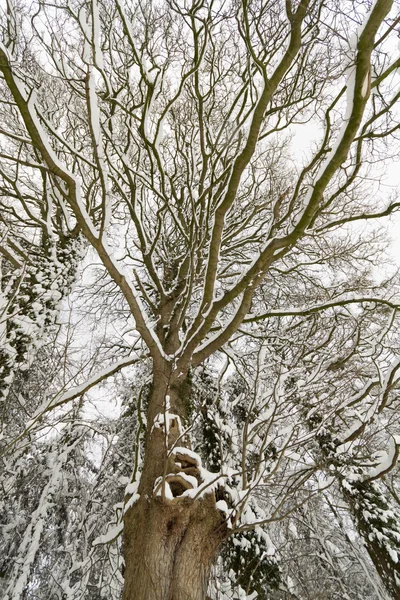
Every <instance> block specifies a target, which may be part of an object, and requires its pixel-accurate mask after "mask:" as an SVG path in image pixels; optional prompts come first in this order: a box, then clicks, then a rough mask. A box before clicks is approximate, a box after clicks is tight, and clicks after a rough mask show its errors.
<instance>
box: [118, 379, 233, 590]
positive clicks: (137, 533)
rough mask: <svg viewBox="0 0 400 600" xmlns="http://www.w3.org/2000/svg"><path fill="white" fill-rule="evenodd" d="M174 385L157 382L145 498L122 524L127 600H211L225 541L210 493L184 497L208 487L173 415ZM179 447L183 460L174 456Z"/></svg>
mask: <svg viewBox="0 0 400 600" xmlns="http://www.w3.org/2000/svg"><path fill="white" fill-rule="evenodd" d="M171 379H172V378H171V374H170V373H168V372H167V370H165V371H164V372H162V373H160V372H159V373H157V374H155V376H154V385H153V391H152V394H151V398H150V402H149V407H148V430H147V435H146V445H145V457H144V464H143V470H142V475H141V482H140V486H139V490H138V491H139V494H140V498H139V499H138V501H137V502H136V503H135V504H133V506H132V507H130V508H128V510H127V511H126V513H125V517H124V544H125V549H124V554H125V585H124V592H123V600H205V598H206V592H207V586H208V579H209V573H210V568H211V565H212V563H213V561H214V559H215V556H216V552H217V549H218V547H219V545H220V543H221V542H222V540H223V539H224V538H225V537H226V531H227V528H226V523H225V519H224V516H223V515H222V513H221V512H219V511H218V510H217V508H216V500H215V494H214V493H213V492H212V491H211V490H206V491H205V492H204V493H203V494H202V495H201V494H199V496H198V497H195V494H196V492H195V491H194V492H193V493H191V494H190V495H189V496H188V495H183V494H184V492H185V491H186V490H192V489H193V490H194V489H195V487H196V483H195V480H196V481H197V482H198V483H200V482H201V481H202V480H201V472H200V471H201V469H200V464H199V461H196V458H195V455H194V453H191V452H188V454H187V455H186V454H185V450H184V449H182V447H184V445H185V444H184V440H183V438H182V437H180V433H181V432H180V430H179V419H178V418H176V417H178V416H179V417H181V416H182V415H177V414H176V413H175V410H176V409H177V405H178V403H179V399H178V395H177V392H176V389H174V387H173V385H171ZM166 397H169V402H170V403H171V408H170V409H169V411H168V412H167V411H166V407H167V405H166V400H165V399H166ZM160 417H162V418H160ZM160 422H161V426H160V425H159V423H160ZM154 423H156V425H154ZM174 446H176V447H179V448H180V450H179V452H178V451H176V452H174V453H171V449H172V448H173V447H174ZM190 482H192V483H190ZM127 501H128V502H129V498H127Z"/></svg>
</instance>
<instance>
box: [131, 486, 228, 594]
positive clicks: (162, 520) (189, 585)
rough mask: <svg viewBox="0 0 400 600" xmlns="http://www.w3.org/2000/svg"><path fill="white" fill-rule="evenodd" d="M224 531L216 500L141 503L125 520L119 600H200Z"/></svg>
mask: <svg viewBox="0 0 400 600" xmlns="http://www.w3.org/2000/svg"><path fill="white" fill-rule="evenodd" d="M225 530H226V526H225V524H224V522H223V518H222V516H221V513H219V512H218V511H217V510H216V508H215V499H214V498H213V496H212V495H208V496H207V497H205V498H204V499H201V500H199V499H197V500H192V499H189V498H184V499H182V500H181V499H180V498H177V499H174V500H164V501H163V500H162V498H161V497H158V498H154V499H148V500H147V499H144V500H143V501H141V502H140V504H138V505H137V506H135V507H133V508H132V509H130V510H129V511H128V513H127V515H126V518H125V563H126V569H125V587H124V594H123V600H204V599H205V598H206V592H207V586H208V578H209V573H210V567H211V565H212V563H213V561H214V558H215V554H216V551H217V549H218V546H219V544H220V543H221V541H222V540H223V539H224V537H225Z"/></svg>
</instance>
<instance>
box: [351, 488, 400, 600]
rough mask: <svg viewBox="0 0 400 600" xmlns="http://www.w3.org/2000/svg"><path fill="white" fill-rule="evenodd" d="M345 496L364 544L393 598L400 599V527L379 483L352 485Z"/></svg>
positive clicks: (394, 599)
mask: <svg viewBox="0 0 400 600" xmlns="http://www.w3.org/2000/svg"><path fill="white" fill-rule="evenodd" d="M342 491H343V496H344V498H345V500H346V502H347V503H348V507H349V509H350V513H351V515H352V516H353V519H354V521H355V523H356V525H357V529H358V532H359V533H360V535H361V537H362V539H363V541H364V545H365V548H366V550H367V552H368V554H369V556H370V558H371V560H372V562H373V563H374V566H375V568H376V570H377V572H378V574H379V577H380V579H381V581H382V583H383V585H384V587H385V589H386V590H387V592H388V593H389V596H390V597H391V598H392V599H393V600H400V527H399V525H398V518H397V517H396V515H395V514H394V513H393V511H392V510H391V509H390V506H389V505H388V503H387V502H386V500H385V498H384V497H383V496H382V494H381V493H380V491H379V489H378V488H377V486H376V485H375V484H374V483H372V482H368V481H364V482H360V483H355V484H354V485H352V486H351V488H350V489H349V488H348V487H346V488H345V487H344V486H343V485H342Z"/></svg>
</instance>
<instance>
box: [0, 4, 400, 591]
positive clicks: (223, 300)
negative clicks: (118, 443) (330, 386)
mask: <svg viewBox="0 0 400 600" xmlns="http://www.w3.org/2000/svg"><path fill="white" fill-rule="evenodd" d="M392 5H393V2H392V1H391V0H377V1H376V2H374V3H373V4H372V5H371V6H367V4H366V3H361V4H360V5H358V4H353V3H352V5H351V7H350V8H349V11H347V12H344V11H343V9H341V7H340V6H341V5H339V4H338V5H336V4H332V3H331V2H329V3H325V2H323V1H322V0H315V1H313V0H301V1H300V2H296V3H295V2H292V1H290V0H289V1H286V2H275V1H269V0H265V1H262V2H247V1H243V2H241V3H240V2H232V3H230V2H221V3H217V4H215V3H214V2H202V1H200V2H194V3H186V2H182V3H176V2H174V1H172V0H171V1H169V2H164V3H151V2H150V3H149V2H138V3H135V4H134V5H127V4H124V3H122V2H120V1H119V0H114V1H112V2H109V1H101V2H98V1H97V0H91V1H90V2H82V1H71V2H67V3H63V2H56V3H47V2H38V3H34V4H31V5H29V6H19V7H18V8H17V7H16V6H14V5H13V4H12V3H11V1H10V2H8V4H7V10H6V11H5V13H4V19H3V25H2V34H3V42H2V46H1V48H0V71H1V73H2V77H3V79H2V98H3V99H2V102H3V106H4V117H3V119H2V127H1V144H2V150H1V158H2V168H1V178H2V183H1V189H2V204H3V205H4V207H5V208H4V209H5V213H4V214H6V215H7V219H8V220H9V221H10V222H11V223H12V226H13V228H14V229H15V228H19V227H21V226H22V225H23V227H24V228H25V231H26V234H25V236H26V245H27V248H28V250H29V251H30V250H31V248H32V247H34V246H35V244H36V245H37V240H38V237H37V232H38V231H39V232H43V233H42V235H43V237H44V238H45V239H49V240H55V242H54V243H55V244H57V240H61V241H62V240H63V239H64V238H66V239H70V238H73V239H77V238H78V237H79V238H80V239H82V240H84V244H86V245H88V246H90V247H91V249H92V250H93V251H94V252H95V253H96V254H97V256H98V258H99V259H100V261H101V263H102V265H103V268H104V270H105V271H106V273H107V276H108V277H109V278H110V279H111V281H112V285H113V286H114V289H115V290H117V291H118V295H119V297H120V298H122V299H123V302H124V304H123V309H122V310H123V312H124V314H125V318H126V319H127V320H128V321H131V322H132V326H133V324H134V327H135V328H136V331H137V332H138V333H139V334H140V337H141V340H142V342H143V345H144V346H145V347H146V352H148V354H149V356H150V358H151V364H152V367H151V369H152V383H151V391H150V394H149V398H148V400H147V406H146V415H145V416H146V423H147V427H146V430H145V441H144V455H143V464H142V465H141V466H140V469H139V467H138V465H136V467H135V468H134V480H133V481H132V482H131V483H130V484H129V486H128V488H127V490H126V496H125V499H126V504H125V511H124V546H125V547H124V558H125V564H126V568H125V585H124V592H123V597H124V599H125V600H130V599H135V600H150V599H151V600H162V599H163V600H164V599H165V600H166V599H173V600H184V599H191V600H201V599H204V598H205V595H206V591H207V584H208V577H209V571H210V567H211V565H212V563H213V561H214V559H215V556H216V553H217V551H218V548H219V547H220V544H221V543H222V542H223V540H225V539H226V537H227V536H228V535H229V534H230V533H231V531H232V530H234V529H235V528H237V527H244V529H245V530H246V529H247V528H249V529H250V528H253V527H255V526H256V525H257V524H260V523H261V522H268V521H270V520H274V519H277V518H283V515H284V513H285V506H286V505H285V502H286V498H288V497H289V496H290V491H291V489H294V488H296V489H297V488H298V487H299V486H300V487H301V486H302V485H303V486H304V485H305V484H306V481H308V480H311V479H312V477H313V476H314V475H315V473H316V471H317V470H318V466H317V465H314V466H312V467H308V468H307V469H305V471H304V472H303V471H302V472H301V473H300V474H299V476H298V478H295V479H294V480H293V476H292V474H289V473H288V474H287V476H286V475H284V476H282V478H281V482H282V483H281V485H280V488H281V490H280V491H279V493H278V496H277V497H276V498H275V502H274V507H273V510H272V514H271V515H270V516H268V515H266V516H265V517H262V516H259V517H257V516H256V511H255V508H254V510H253V509H252V508H251V495H252V494H253V493H255V492H257V489H258V488H259V486H260V485H261V484H262V483H263V482H264V479H265V480H266V481H267V482H268V481H270V480H271V478H272V476H273V475H274V474H275V473H277V472H278V470H279V468H280V467H281V466H284V465H286V464H288V463H287V459H286V458H285V457H287V451H288V450H289V447H290V444H291V441H292V436H291V435H286V437H285V438H284V439H283V438H282V439H283V442H282V445H281V447H280V449H279V452H278V458H276V457H275V456H273V455H271V456H268V454H265V453H264V450H265V449H266V448H265V447H264V446H263V443H264V442H263V440H267V439H268V425H269V423H270V416H265V418H262V419H261V420H260V415H259V414H257V413H252V412H251V408H252V407H251V405H250V406H247V407H246V410H247V411H248V414H247V417H246V419H245V421H244V424H243V427H244V429H243V436H244V437H243V438H242V439H244V440H245V442H246V440H247V438H246V436H247V437H248V436H249V434H250V430H253V438H254V435H255V433H254V428H256V434H257V435H256V437H257V436H258V440H259V442H257V443H260V444H261V446H260V448H258V450H257V452H258V454H259V457H260V456H262V457H263V459H262V460H258V462H257V463H256V464H255V466H254V468H253V469H252V470H251V472H250V473H248V468H247V466H246V462H245V461H244V462H243V456H242V465H240V464H239V465H238V468H237V473H236V475H235V476H236V477H238V478H239V480H240V481H239V482H238V483H237V486H236V487H234V486H233V487H232V485H229V484H228V483H227V481H228V478H231V477H233V476H234V475H233V473H232V471H230V472H228V471H224V468H223V465H221V470H220V471H219V472H218V473H216V472H214V473H211V472H209V471H207V470H206V469H205V468H204V467H202V465H201V458H200V456H199V453H197V452H194V450H193V448H192V443H193V441H191V437H192V438H193V433H192V430H193V429H194V428H195V425H196V423H197V421H198V415H199V414H200V413H201V411H200V410H198V411H194V412H193V411H192V410H191V407H190V402H189V400H190V389H191V376H192V371H193V369H195V368H196V367H199V366H200V365H202V364H204V363H205V361H207V360H208V359H210V357H213V356H214V355H215V353H219V352H220V351H221V350H224V351H225V352H228V353H229V352H230V347H231V344H232V343H234V341H235V339H236V336H238V335H239V334H240V335H241V332H242V331H243V328H244V329H246V330H247V331H248V332H249V333H251V329H252V327H255V326H256V325H255V324H257V323H258V324H259V323H262V322H263V321H267V320H268V319H270V318H271V317H274V316H277V317H279V315H283V316H285V315H286V316H287V315H290V312H291V310H290V309H291V307H292V310H293V311H294V313H295V314H298V315H307V314H313V313H315V312H318V311H320V310H322V311H323V310H325V309H330V310H332V311H333V313H334V317H333V321H334V323H333V325H332V327H333V328H334V327H335V326H336V325H337V323H338V322H339V321H340V318H339V316H338V315H340V311H341V310H342V307H343V306H347V305H349V304H353V305H357V306H359V305H360V304H362V303H365V302H374V303H376V305H377V306H383V305H384V306H389V307H390V308H391V309H392V310H393V311H394V312H396V311H397V307H398V305H397V304H396V302H395V301H394V300H391V299H390V298H389V297H387V296H382V295H381V293H378V294H372V293H371V290H368V289H367V291H365V290H366V288H368V286H367V285H366V284H365V282H363V278H362V276H361V275H360V276H359V279H358V286H356V287H353V288H352V289H350V290H349V289H347V288H346V285H345V284H343V285H340V284H339V285H333V284H332V282H330V281H329V272H328V271H329V269H330V268H331V267H332V265H334V264H335V261H336V262H338V261H339V259H340V257H341V256H343V257H345V256H347V257H353V256H355V257H356V258H357V260H358V261H360V262H361V263H362V262H363V261H364V262H368V261H370V262H373V260H374V259H373V257H371V256H370V254H371V253H372V252H373V248H374V245H373V244H374V239H375V238H374V237H372V238H371V237H370V236H368V238H366V239H365V240H363V239H358V240H356V241H354V238H352V237H351V232H352V229H351V227H350V224H353V223H356V224H357V223H358V222H359V221H365V220H368V219H377V218H380V217H383V216H386V215H389V214H390V213H392V212H393V211H394V210H395V209H396V208H397V207H398V203H396V202H394V201H393V202H391V203H389V204H387V201H386V200H385V199H381V198H380V197H379V194H377V198H373V199H371V198H369V197H365V188H364V189H363V187H362V183H363V181H364V179H365V177H366V176H367V175H368V174H369V170H368V169H369V166H370V164H371V163H374V161H375V162H376V161H377V160H378V159H379V160H380V161H382V160H383V159H382V153H383V152H386V154H385V156H387V157H388V158H390V148H391V145H390V144H395V142H396V135H397V132H398V128H399V124H398V121H397V120H396V117H395V107H396V103H397V101H398V98H399V94H400V93H399V92H398V90H397V89H396V87H395V86H394V85H393V74H394V73H395V70H396V69H397V67H398V66H399V64H400V60H399V59H395V58H393V56H392V54H393V53H392V52H391V50H390V49H391V48H392V38H393V37H395V36H396V31H397V28H398V23H399V19H398V17H397V15H396V14H395V12H394V10H393V12H392V9H393V6H392ZM305 122H313V123H314V124H316V125H317V126H318V127H319V135H320V140H319V142H318V143H317V144H316V145H315V148H314V151H313V152H312V154H311V155H310V156H308V157H307V158H306V159H305V162H304V164H303V165H301V166H300V167H299V166H298V165H297V164H296V162H295V161H294V160H293V158H292V159H291V158H290V153H289V150H288V145H289V142H290V135H291V134H292V133H293V132H294V130H295V127H296V125H297V124H299V123H305ZM388 140H390V144H388V143H387V142H388ZM382 202H385V204H384V205H382ZM8 215H9V216H8ZM8 231H9V230H8V229H7V236H9V233H8ZM18 235H20V233H18ZM9 238H10V236H9V237H7V238H6V239H7V240H8V239H9ZM10 239H11V238H10ZM40 239H42V238H40ZM11 243H14V248H12V249H13V250H14V252H13V253H12V254H11V253H10V242H8V245H7V243H4V244H3V246H4V250H3V256H4V259H5V261H7V265H8V267H7V268H11V266H10V265H13V267H14V268H17V269H21V266H20V265H19V264H18V265H17V264H13V260H14V262H15V260H16V259H15V256H16V254H15V253H16V252H17V254H18V251H17V250H16V249H15V242H13V239H11ZM42 245H43V243H42ZM371 248H372V250H371ZM344 260H345V258H344ZM347 260H349V258H347ZM350 260H351V259H350ZM321 265H322V266H323V267H324V268H325V269H326V273H325V276H326V278H325V280H324V278H323V277H322V275H321V276H320V277H314V279H313V278H312V277H311V278H310V277H308V279H309V281H310V285H309V287H308V288H307V290H306V291H307V294H306V297H305V302H306V306H304V305H303V306H299V303H298V300H299V299H300V298H301V284H300V290H299V289H295V290H291V289H290V281H291V274H292V273H293V272H301V271H302V269H303V268H304V272H305V273H306V272H308V270H309V271H310V272H312V270H313V268H315V269H317V268H318V266H320V267H321ZM348 268H349V270H351V269H352V267H351V266H349V267H348ZM331 274H332V273H331ZM300 279H301V278H300ZM304 279H307V275H304ZM50 287H51V286H50ZM382 292H385V289H384V288H383V290H382ZM61 294H62V292H61ZM282 300H283V301H286V302H288V303H289V306H288V305H287V304H286V305H285V306H283V307H282ZM311 302H313V304H311ZM290 305H291V306H290ZM293 305H294V306H293ZM30 306H33V304H31V305H30ZM11 312H12V311H11ZM8 316H9V318H11V317H10V315H9V314H8ZM305 322H306V323H307V319H305ZM323 333H324V332H321V331H320V332H319V334H320V335H321V336H322V335H323ZM353 333H354V332H353ZM348 334H349V335H348V339H349V340H350V339H351V335H352V334H351V332H348ZM278 335H279V333H278ZM354 335H356V333H354ZM324 345H325V346H326V348H327V350H328V351H329V338H328V340H327V341H325V342H324V341H323V340H322V339H321V347H324ZM346 348H348V344H347V345H346V341H345V340H344V341H343V346H342V349H343V354H344V355H340V356H339V360H342V361H345V360H346V358H347V354H346ZM126 350H127V351H126V353H125V354H124V355H123V356H122V357H120V358H119V360H118V361H115V362H113V363H110V365H109V366H108V367H105V368H104V369H103V370H101V371H100V372H98V373H95V374H94V375H91V377H90V378H89V379H88V381H87V382H86V383H83V384H82V385H80V386H78V387H76V388H72V389H70V390H67V391H65V392H64V393H60V394H58V395H56V396H55V397H53V398H52V399H50V400H46V401H45V402H44V403H43V404H42V405H41V406H40V407H39V408H38V409H37V410H36V411H35V413H34V415H33V418H31V419H30V421H29V423H28V425H27V427H26V430H27V431H29V430H30V429H31V428H32V427H33V426H34V425H35V423H37V422H38V420H39V419H41V418H42V417H43V415H44V414H46V413H49V412H50V411H53V410H54V409H56V408H59V407H62V406H65V405H67V403H70V402H71V401H73V400H74V399H75V398H79V397H81V396H82V395H83V394H84V393H85V392H86V391H87V390H89V389H90V388H91V387H93V386H94V385H96V384H97V383H99V382H101V381H103V380H104V379H106V378H107V377H108V376H110V375H111V374H115V373H116V372H118V371H119V370H121V369H123V368H124V367H126V366H128V365H130V364H132V363H133V362H135V361H136V360H137V354H136V352H134V353H133V352H131V351H130V350H129V348H127V349H126ZM383 358H384V359H385V360H386V359H387V358H388V357H387V356H386V355H385V356H384V357H383ZM5 360H6V369H8V368H9V367H8V363H7V359H5ZM326 360H327V361H328V363H329V357H328V356H326ZM397 367H398V366H397V365H395V366H392V370H390V368H389V367H388V365H387V363H385V361H384V360H383V361H382V364H380V365H379V366H378V367H377V368H378V371H379V374H380V376H381V375H382V374H384V371H385V369H387V368H389V372H390V373H392V372H396V370H397ZM330 368H331V370H334V368H335V365H333V364H332V363H330ZM4 373H7V370H5V371H4ZM294 376H295V375H294ZM287 377H288V376H287V374H285V373H283V372H281V373H280V375H279V376H278V382H279V381H280V385H281V387H280V388H278V387H276V386H275V388H274V390H275V391H274V394H273V396H272V397H271V405H270V407H269V409H271V410H273V407H274V406H276V409H277V411H278V413H279V411H281V410H282V411H285V410H286V408H287V406H289V405H290V403H289V405H288V404H285V401H284V399H282V398H283V397H282V394H285V385H284V382H285V380H286V379H287ZM389 380H390V376H389ZM389 380H386V384H382V381H381V380H380V382H379V383H380V384H381V386H382V387H381V388H380V392H379V393H381V395H383V397H385V394H386V391H388V389H389V388H388V385H389V384H388V383H387V381H389ZM390 382H391V380H390ZM371 385H372V384H371ZM374 385H375V384H374ZM385 385H386V387H385ZM390 386H391V383H390V385H389V387H390ZM373 387H374V386H373V385H372V387H371V388H369V390H368V392H369V391H371V394H372V395H371V396H368V393H367V392H366V393H365V395H364V396H362V400H364V399H365V398H368V399H370V398H371V397H373V395H374V391H373ZM257 402H258V400H257ZM351 402H353V400H352V401H351ZM354 402H355V399H354ZM351 406H352V405H350V407H351ZM374 406H375V405H374ZM346 408H349V407H348V406H346ZM376 410H378V412H379V409H378V408H377V409H376ZM381 412H382V411H381ZM292 417H293V413H292ZM364 417H365V418H364V421H363V423H362V424H361V425H360V426H359V427H358V429H357V428H356V429H355V432H354V436H355V437H360V436H361V435H362V433H363V432H364V431H365V429H366V427H367V425H368V424H369V421H368V419H369V417H370V414H369V413H368V409H366V411H365V415H364ZM323 418H327V416H326V415H325V416H323ZM257 419H258V420H257ZM252 420H253V422H252ZM364 424H365V426H364ZM263 427H265V428H266V429H264V430H263ZM295 431H296V432H297V431H298V430H297V429H295ZM309 435H310V436H311V437H312V436H313V435H314V436H315V435H316V432H315V431H313V432H311V433H309ZM352 435H353V434H352ZM345 441H346V440H345ZM246 443H247V442H246ZM246 443H245V447H246ZM298 443H299V442H298ZM304 443H305V442H304ZM270 450H271V452H272V454H273V450H272V448H271V449H270ZM304 451H306V445H305V446H304ZM266 469H270V471H271V473H270V475H268V476H267V475H266ZM139 471H140V479H139ZM284 473H285V471H284ZM291 486H292V487H291ZM224 494H227V495H228V496H229V498H230V500H229V503H228V502H227V501H226V500H225V499H224V497H225V496H224ZM280 494H281V496H280ZM310 494H311V495H313V494H314V490H311V491H310ZM246 503H247V508H246ZM260 514H261V513H260ZM251 515H253V517H254V518H253V521H252V519H251ZM243 519H244V520H243ZM396 569H397V571H398V565H397V566H396ZM393 577H395V573H393ZM397 585H398V584H397ZM391 592H392V593H394V594H396V593H398V591H396V592H393V590H391ZM393 597H396V595H394V596H393Z"/></svg>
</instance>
